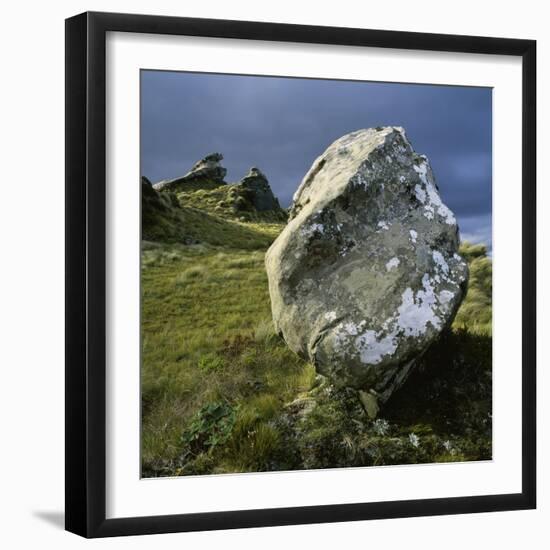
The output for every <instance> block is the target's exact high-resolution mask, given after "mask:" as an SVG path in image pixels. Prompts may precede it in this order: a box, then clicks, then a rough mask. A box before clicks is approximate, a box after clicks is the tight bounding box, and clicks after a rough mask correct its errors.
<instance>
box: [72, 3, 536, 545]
mask: <svg viewBox="0 0 550 550" xmlns="http://www.w3.org/2000/svg"><path fill="white" fill-rule="evenodd" d="M535 60H536V45H535V42H534V41H530V40H511V39H504V38H485V37H471V36H449V35H434V34H419V33H410V32H397V31H377V30H364V29H350V28H330V27H311V26H302V25H287V24H271V23H253V22H243V21H221V20H202V19H188V18H175V17H156V16H143V15H125V14H111V13H85V14H81V15H78V16H75V17H73V18H70V19H68V20H67V21H66V197H67V200H66V228H67V232H66V251H67V261H66V265H67V279H66V304H67V313H66V327H67V328H66V528H67V529H68V530H69V531H72V532H74V533H77V534H79V535H82V536H86V537H105V536H116V535H129V534H152V533H163V532H175V531H191V530H210V529H230V528H243V527H259V526H272V525H288V524H297V523H319V522H336V521H351V520H364V519H373V518H398V517H410V516H421V515H437V514H457V513H471V512H487V511H500V510H518V509H528V508H534V507H535V502H536V501H535V492H536V491H535V470H536V467H535V466H536V464H535V458H536V448H535V410H536V407H535V396H536V395H535V305H536V302H535V238H536V235H535V225H536V224H535V160H536V159H535V149H536V148H535V136H536V132H535V100H536V97H535V89H536V87H535Z"/></svg>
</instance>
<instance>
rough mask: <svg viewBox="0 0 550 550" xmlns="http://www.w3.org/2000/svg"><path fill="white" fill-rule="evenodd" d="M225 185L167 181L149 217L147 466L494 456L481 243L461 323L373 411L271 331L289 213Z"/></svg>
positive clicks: (233, 467)
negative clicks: (168, 188) (176, 189)
mask: <svg viewBox="0 0 550 550" xmlns="http://www.w3.org/2000/svg"><path fill="white" fill-rule="evenodd" d="M218 189H219V188H216V189H210V190H204V189H199V190H195V191H193V192H189V193H185V194H184V195H185V196H182V194H180V195H179V196H178V197H177V204H176V202H173V201H174V198H166V197H164V193H161V194H160V195H163V197H162V198H161V200H163V201H167V202H166V205H167V210H166V211H165V212H164V214H167V215H164V214H163V215H158V216H156V218H157V219H153V220H152V222H154V223H149V225H148V229H147V231H146V230H145V226H144V237H146V238H147V239H149V240H147V241H144V243H143V246H142V418H143V425H142V459H143V463H142V466H143V474H144V475H145V476H163V475H186V474H206V473H224V472H242V471H262V470H281V469H300V468H319V467H335V466H351V465H355V466H359V465H378V464H403V463H407V462H411V463H419V462H432V461H459V460H478V459H486V458H490V456H491V421H490V415H491V326H490V319H491V313H490V308H491V261H490V259H489V258H487V257H486V254H485V251H484V250H483V249H482V248H480V247H474V246H470V245H464V246H463V252H464V254H465V255H466V257H467V258H468V261H469V263H470V269H471V273H472V275H471V283H470V289H469V292H468V297H467V298H466V300H465V302H464V303H463V305H462V307H461V309H460V311H459V313H458V315H457V318H456V320H455V323H454V325H453V329H452V330H451V331H448V332H447V333H446V334H444V335H443V336H442V338H441V341H440V342H438V343H437V344H436V345H434V346H433V347H432V348H431V349H430V350H429V351H428V352H427V354H426V355H425V356H424V358H423V360H422V362H421V364H420V365H419V367H418V368H417V369H416V370H415V372H414V373H413V374H412V375H411V377H410V379H409V380H408V381H407V383H406V385H405V386H404V387H403V388H402V389H401V390H400V391H399V392H397V393H396V394H395V395H394V396H393V397H392V399H391V400H390V401H389V402H388V404H387V405H386V407H385V408H384V409H383V410H382V411H381V414H380V416H379V418H378V419H377V420H375V421H371V420H369V419H368V418H366V415H364V413H363V411H362V409H361V407H360V405H359V404H358V400H357V398H356V396H355V395H351V394H349V393H347V392H345V391H342V392H339V393H336V392H334V390H333V389H332V388H331V387H330V386H329V385H328V384H326V382H325V381H324V380H323V379H322V377H319V376H316V374H315V371H314V369H313V367H312V366H311V365H309V364H308V363H306V362H305V361H302V360H301V359H300V358H298V357H297V356H296V355H294V354H293V353H292V352H291V351H289V349H288V348H287V347H286V345H285V344H284V342H282V341H281V340H280V339H279V338H278V337H277V336H276V335H275V334H274V332H273V328H272V324H271V312H270V302H269V295H268V289H267V276H266V274H265V269H264V264H263V261H264V253H265V250H266V249H267V247H268V246H269V244H270V243H271V242H272V241H273V239H274V238H275V237H276V235H277V234H278V232H279V231H280V230H281V229H282V227H283V226H284V224H283V223H260V221H259V218H256V220H255V222H254V223H252V222H243V221H239V220H238V218H237V219H235V216H234V215H233V214H231V212H230V211H229V210H226V209H225V207H222V210H220V208H218V206H219V203H220V202H223V201H224V200H225V199H224V198H223V196H221V195H218V194H216V193H218ZM224 192H226V193H227V192H228V191H227V190H224ZM168 201H170V202H168ZM201 206H202V208H199V207H201ZM251 217H252V218H253V217H254V216H251ZM153 218H155V216H153ZM150 221H151V220H150ZM269 221H271V222H272V221H273V220H269ZM155 228H157V229H155ZM182 238H185V239H188V240H187V241H183V242H190V243H191V244H181V243H182ZM193 239H194V240H193ZM151 241H157V242H151Z"/></svg>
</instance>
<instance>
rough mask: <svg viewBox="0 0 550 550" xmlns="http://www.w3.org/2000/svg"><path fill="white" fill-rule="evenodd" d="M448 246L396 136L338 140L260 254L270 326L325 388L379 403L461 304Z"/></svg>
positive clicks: (424, 186) (451, 233)
mask: <svg viewBox="0 0 550 550" xmlns="http://www.w3.org/2000/svg"><path fill="white" fill-rule="evenodd" d="M458 246H459V235H458V226H457V223H456V220H455V217H454V215H453V213H452V212H451V210H450V209H449V208H448V207H447V206H446V205H445V204H444V203H443V201H442V200H441V197H440V195H439V190H438V187H437V185H436V183H435V180H434V176H433V173H432V170H431V167H430V163H429V161H428V159H427V157H425V156H423V155H418V154H416V153H415V152H414V150H413V148H412V146H411V144H410V142H409V141H408V139H407V137H406V134H405V131H404V130H403V129H402V128H398V127H385V128H370V129H366V130H358V131H356V132H353V133H350V134H347V135H345V136H343V137H341V138H340V139H338V140H337V141H335V142H334V143H333V144H332V145H331V146H330V147H329V148H328V149H327V150H326V151H325V152H324V153H323V154H322V155H321V156H320V157H319V158H318V159H317V160H316V161H315V162H314V163H313V165H312V167H311V168H310V170H309V171H308V173H307V174H306V175H305V177H304V179H303V181H302V183H301V185H300V187H299V188H298V190H297V192H296V193H295V195H294V199H293V204H292V207H291V209H290V220H289V223H288V225H287V226H286V227H285V229H284V230H283V232H282V233H281V234H280V235H279V237H278V238H277V239H276V240H275V242H274V243H273V244H272V246H271V247H270V249H269V250H268V252H267V255H266V269H267V274H268V279H269V291H270V297H271V307H272V314H273V320H274V323H275V327H276V329H277V331H278V332H279V333H280V335H281V336H282V337H283V338H284V339H285V341H286V343H287V345H288V346H289V347H290V348H291V349H292V350H293V351H295V352H296V353H298V354H299V355H301V356H302V357H304V358H306V359H308V360H310V361H311V362H312V363H313V364H314V365H315V367H316V369H317V370H318V372H320V373H321V374H323V375H325V376H327V377H328V378H329V380H330V381H331V383H332V384H334V386H335V387H352V388H356V389H358V390H361V391H362V392H363V398H365V395H367V394H368V395H371V396H373V397H374V398H375V401H376V403H375V404H377V403H384V402H385V401H386V400H387V399H388V398H389V397H390V396H391V394H392V393H393V392H394V391H395V390H396V389H397V388H399V387H400V386H401V385H402V384H403V382H404V380H405V379H406V378H407V376H408V374H409V373H410V371H411V369H412V368H413V367H414V365H415V363H416V362H417V360H418V359H419V357H421V356H422V354H423V353H424V352H425V351H426V349H427V348H428V347H429V346H430V344H431V343H433V342H434V341H435V339H436V338H437V337H438V335H439V334H440V333H441V332H442V331H443V329H445V328H446V327H448V326H449V325H450V323H451V322H452V320H453V318H454V315H455V313H456V311H457V309H458V307H459V305H460V303H461V301H462V299H463V297H464V293H465V289H466V287H467V279H468V268H467V264H466V262H465V261H464V260H463V259H462V258H461V256H460V255H459V254H458ZM366 399H367V401H368V397H367V398H366ZM362 400H364V399H362Z"/></svg>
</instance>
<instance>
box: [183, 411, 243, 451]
mask: <svg viewBox="0 0 550 550" xmlns="http://www.w3.org/2000/svg"><path fill="white" fill-rule="evenodd" d="M236 418H237V410H236V408H235V407H232V406H231V405H230V404H229V403H227V402H224V401H216V402H214V403H207V404H206V405H204V406H203V407H202V408H201V409H200V410H199V411H198V412H197V413H196V414H195V416H194V417H193V418H192V419H191V422H190V423H189V425H188V426H187V428H186V429H185V430H184V432H183V434H182V438H181V439H182V443H183V444H184V445H185V446H186V447H187V450H188V451H190V452H191V453H193V454H195V455H198V454H200V453H201V452H205V451H210V450H212V449H213V448H215V447H217V446H218V445H223V444H224V443H226V442H227V441H228V440H229V438H230V437H231V432H232V431H233V427H234V426H235V420H236Z"/></svg>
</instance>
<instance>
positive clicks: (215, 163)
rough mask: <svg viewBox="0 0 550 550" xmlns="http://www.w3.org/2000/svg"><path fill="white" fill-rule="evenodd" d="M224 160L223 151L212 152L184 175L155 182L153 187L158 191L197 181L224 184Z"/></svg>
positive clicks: (225, 172)
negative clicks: (222, 163)
mask: <svg viewBox="0 0 550 550" xmlns="http://www.w3.org/2000/svg"><path fill="white" fill-rule="evenodd" d="M222 160H223V155H222V154H221V153H212V154H211V155H207V156H206V157H204V158H203V159H201V160H199V162H197V163H196V164H195V165H194V166H193V168H191V170H190V171H189V172H187V174H185V175H184V176H181V177H179V178H174V179H171V180H163V181H159V182H158V183H155V184H154V185H153V187H154V188H155V189H156V190H157V191H164V190H169V191H175V190H178V189H181V188H182V187H183V188H184V187H185V186H186V184H190V183H196V182H208V183H211V184H215V185H224V184H225V181H224V178H225V175H226V174H227V169H226V168H224V167H223V166H222V165H221V164H220V162H221V161H222Z"/></svg>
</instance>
